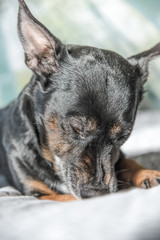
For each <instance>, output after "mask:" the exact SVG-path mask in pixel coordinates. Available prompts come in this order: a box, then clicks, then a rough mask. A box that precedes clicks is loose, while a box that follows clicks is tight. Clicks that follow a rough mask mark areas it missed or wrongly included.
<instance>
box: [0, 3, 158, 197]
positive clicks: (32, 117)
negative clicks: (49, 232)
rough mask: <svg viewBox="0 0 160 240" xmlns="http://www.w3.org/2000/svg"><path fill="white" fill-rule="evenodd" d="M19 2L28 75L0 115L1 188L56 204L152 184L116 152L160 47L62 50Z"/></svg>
mask: <svg viewBox="0 0 160 240" xmlns="http://www.w3.org/2000/svg"><path fill="white" fill-rule="evenodd" d="M19 4H20V8H19V17H18V31H19V37H20V40H21V43H22V46H23V48H24V51H25V62H26V64H27V66H28V67H29V68H30V69H31V70H32V71H33V77H32V79H31V81H30V83H29V84H28V85H27V86H26V88H25V89H24V90H23V91H22V93H21V94H20V95H19V97H18V99H17V100H15V101H14V102H12V103H11V104H10V105H9V106H8V107H6V108H4V109H2V110H1V111H0V136H1V138H0V172H1V174H3V175H4V176H5V181H6V183H7V184H10V185H13V186H15V187H16V188H17V189H19V190H20V191H21V192H22V193H24V194H34V195H35V196H37V197H40V198H41V199H54V200H60V201H62V200H71V199H74V198H88V197H94V196H99V195H104V194H107V193H111V192H115V191H117V189H118V181H119V179H120V180H121V181H124V182H126V183H127V184H132V185H135V186H138V187H144V188H148V187H152V186H154V185H158V184H159V182H160V172H158V171H151V170H147V169H145V168H143V167H142V166H140V165H138V164H137V163H135V162H134V161H133V160H126V159H125V158H124V156H123V154H122V153H121V152H120V150H119V149H120V146H121V145H122V144H123V143H124V142H125V141H126V140H127V138H128V137H129V135H130V133H131V131H132V127H133V124H134V120H135V115H136V111H137V107H138V105H139V102H140V101H141V98H142V93H143V84H144V83H145V81H146V80H147V74H148V70H147V69H148V62H149V61H150V60H151V59H152V58H154V57H155V56H157V55H159V54H160V44H158V45H156V46H155V47H153V48H152V49H150V50H148V51H146V52H143V53H141V54H138V55H136V56H133V57H130V58H129V59H127V60H126V59H124V58H123V57H121V56H119V55H118V54H117V53H114V52H111V51H107V50H103V49H97V48H93V47H84V46H76V45H64V44H63V43H62V42H61V41H60V40H59V39H57V38H56V37H55V36H53V35H52V34H51V33H50V32H49V31H48V30H47V29H46V28H45V27H44V26H43V25H42V24H41V23H39V22H38V21H37V20H36V19H35V18H34V17H33V16H32V14H31V13H30V11H29V9H28V8H27V6H26V4H25V3H24V1H23V0H19ZM123 169H125V170H126V171H123Z"/></svg>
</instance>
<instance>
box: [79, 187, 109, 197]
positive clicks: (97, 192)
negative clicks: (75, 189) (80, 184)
mask: <svg viewBox="0 0 160 240" xmlns="http://www.w3.org/2000/svg"><path fill="white" fill-rule="evenodd" d="M107 193H109V191H108V189H100V188H99V189H91V188H82V190H81V198H83V199H84V198H92V197H97V196H102V195H105V194H107Z"/></svg>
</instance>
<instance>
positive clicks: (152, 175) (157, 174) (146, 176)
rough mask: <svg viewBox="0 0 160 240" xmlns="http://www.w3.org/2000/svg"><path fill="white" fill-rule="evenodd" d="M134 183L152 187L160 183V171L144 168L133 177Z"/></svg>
mask: <svg viewBox="0 0 160 240" xmlns="http://www.w3.org/2000/svg"><path fill="white" fill-rule="evenodd" d="M133 185H134V186H136V187H140V188H145V189H147V188H152V187H155V186H158V185H160V171H154V170H148V169H142V170H140V171H138V172H137V173H136V174H135V176H134V179H133Z"/></svg>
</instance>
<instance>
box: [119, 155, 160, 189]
mask: <svg viewBox="0 0 160 240" xmlns="http://www.w3.org/2000/svg"><path fill="white" fill-rule="evenodd" d="M119 168H120V169H122V170H123V169H124V171H123V172H122V173H121V174H120V175H119V179H120V180H122V181H124V182H126V183H131V184H132V185H133V186H136V187H141V188H146V187H145V184H144V181H145V180H148V181H149V184H150V187H153V186H155V185H158V184H156V183H155V179H156V178H160V171H154V170H149V169H146V168H145V167H143V166H141V165H139V164H138V163H136V162H135V161H134V160H131V159H123V160H121V161H120V165H119Z"/></svg>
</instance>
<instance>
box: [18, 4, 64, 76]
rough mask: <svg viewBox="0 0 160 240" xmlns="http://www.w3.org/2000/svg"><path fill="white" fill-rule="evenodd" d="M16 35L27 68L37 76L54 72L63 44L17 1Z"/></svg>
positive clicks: (25, 6) (24, 5)
mask: <svg viewBox="0 0 160 240" xmlns="http://www.w3.org/2000/svg"><path fill="white" fill-rule="evenodd" d="M18 33H19V38H20V41H21V43H22V46H23V49H24V52H25V62H26V64H27V66H28V67H29V68H30V69H31V70H33V71H34V72H35V73H37V74H38V75H48V74H50V73H53V72H56V71H57V69H58V65H59V64H58V61H59V59H60V55H61V52H62V51H61V50H62V48H63V44H62V43H61V42H60V40H59V39H57V38H56V37H55V36H54V35H53V34H51V33H50V31H49V30H48V29H47V28H45V26H43V25H42V24H41V23H40V22H39V21H38V20H37V19H35V18H34V17H33V15H32V14H31V12H30V11H29V9H28V7H27V5H26V4H25V2H24V1H23V0H19V14H18Z"/></svg>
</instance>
